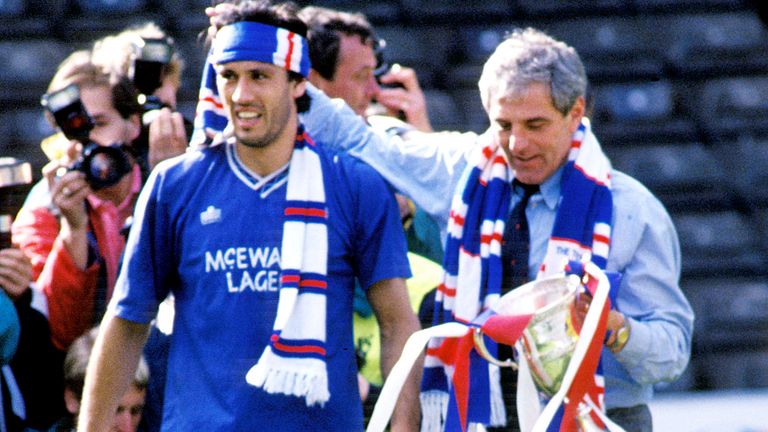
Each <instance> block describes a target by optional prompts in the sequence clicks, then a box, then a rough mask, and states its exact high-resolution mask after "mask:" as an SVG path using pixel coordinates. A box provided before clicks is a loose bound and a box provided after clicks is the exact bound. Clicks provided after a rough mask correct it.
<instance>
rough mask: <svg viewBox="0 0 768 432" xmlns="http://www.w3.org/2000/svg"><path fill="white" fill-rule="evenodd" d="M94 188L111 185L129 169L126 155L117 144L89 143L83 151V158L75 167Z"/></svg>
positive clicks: (129, 163) (129, 165)
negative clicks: (100, 144) (101, 144)
mask: <svg viewBox="0 0 768 432" xmlns="http://www.w3.org/2000/svg"><path fill="white" fill-rule="evenodd" d="M76 169H78V170H80V171H82V172H83V173H84V174H85V179H86V181H88V184H90V185H91V188H93V189H94V190H98V189H102V188H105V187H109V186H112V185H114V184H116V183H117V182H118V181H120V179H121V178H123V176H125V175H126V174H128V173H129V172H130V171H131V162H130V160H129V159H128V155H127V154H126V153H125V152H124V151H123V150H122V149H121V148H120V146H119V145H111V146H99V145H98V144H95V143H91V144H89V145H88V146H86V148H85V150H84V151H83V160H82V162H81V163H80V164H79V166H77V167H76Z"/></svg>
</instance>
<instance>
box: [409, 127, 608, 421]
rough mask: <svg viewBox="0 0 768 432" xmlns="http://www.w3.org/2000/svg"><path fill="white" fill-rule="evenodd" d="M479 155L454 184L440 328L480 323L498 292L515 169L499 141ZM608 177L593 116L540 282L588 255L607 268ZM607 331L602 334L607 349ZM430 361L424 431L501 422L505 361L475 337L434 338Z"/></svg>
mask: <svg viewBox="0 0 768 432" xmlns="http://www.w3.org/2000/svg"><path fill="white" fill-rule="evenodd" d="M473 158H474V159H472V161H471V162H470V166H472V168H471V171H470V172H469V174H468V175H467V176H466V178H465V181H464V183H463V186H462V187H459V188H458V189H457V194H456V195H455V196H454V198H453V203H452V206H451V214H450V219H449V224H448V238H447V240H446V251H445V258H444V263H443V267H444V276H443V281H442V283H441V285H440V286H439V287H438V291H437V295H436V299H435V322H434V324H436V325H437V324H442V323H447V322H452V321H456V322H460V323H463V324H468V325H475V326H479V325H481V324H483V322H474V323H473V321H475V320H476V318H478V316H479V315H480V314H481V313H482V312H483V311H486V310H488V309H489V308H490V307H491V306H492V305H493V304H494V303H495V302H496V301H497V300H498V299H499V298H500V294H501V280H502V278H501V272H502V263H501V241H502V236H503V233H504V226H505V222H506V219H507V216H508V214H509V208H510V202H511V184H512V180H513V179H514V172H513V170H512V169H511V167H510V166H509V164H508V163H507V161H506V159H505V158H504V156H503V153H502V151H501V149H500V148H499V147H498V144H497V143H490V144H486V145H484V146H479V147H478V149H477V151H476V152H475V153H474V155H473ZM610 173H611V165H610V162H609V161H608V159H607V158H606V157H605V155H604V154H603V152H602V150H601V149H600V145H599V143H598V142H597V139H596V138H595V136H594V135H593V134H592V132H591V129H590V125H589V121H588V120H587V119H584V120H583V121H582V124H581V125H580V126H579V128H578V130H577V131H576V133H575V134H574V136H573V139H572V144H571V149H570V152H569V155H568V161H567V163H566V165H565V166H564V168H563V173H562V179H561V199H560V202H559V208H558V210H557V215H556V217H555V223H554V226H553V229H552V234H551V236H550V239H549V242H548V245H547V251H546V255H545V258H544V261H543V262H542V264H541V267H540V269H539V274H538V276H537V277H538V278H541V277H546V276H549V275H554V274H559V273H562V272H563V271H564V270H565V266H566V265H567V263H568V262H569V261H579V262H583V261H584V260H587V261H591V262H592V263H594V264H595V265H596V266H597V267H599V268H600V269H605V265H606V262H607V258H608V250H609V245H610V234H611V225H610V224H611V215H612V205H613V201H612V196H611V191H610ZM607 310H608V309H605V310H604V311H601V315H602V314H603V313H604V314H607ZM486 318H487V317H484V318H483V320H484V319H486ZM603 321H604V320H603ZM523 327H524V326H523ZM520 330H522V328H521V329H520ZM600 330H601V329H600V328H598V329H597V333H596V334H595V337H597V338H599V342H600V347H601V345H602V338H603V336H601V335H600V334H599V332H600ZM602 333H603V335H604V333H605V326H604V322H603V325H602ZM600 347H598V349H597V351H598V353H597V356H598V358H599V351H600V349H599V348H600ZM489 350H490V352H491V353H492V354H494V355H495V354H496V345H495V344H494V343H490V344H489ZM594 351H595V350H594V349H593V350H592V351H591V352H592V353H593V354H594ZM460 353H461V355H459V354H460ZM590 364H591V363H590ZM424 366H425V367H424V373H423V381H422V394H421V402H422V411H423V414H424V415H423V420H422V430H423V431H442V430H449V431H453V430H462V429H465V428H466V427H467V424H468V423H478V424H484V425H494V426H502V425H504V422H505V417H506V416H505V412H504V404H503V400H502V396H501V389H500V385H499V371H498V367H496V366H494V365H490V364H488V363H487V362H486V361H485V360H483V359H482V358H481V357H480V356H479V355H478V354H477V352H475V351H474V350H472V349H471V339H470V338H469V336H467V337H465V338H459V339H458V340H457V339H449V338H445V339H443V338H436V339H432V340H431V341H430V342H429V345H428V348H427V355H426V357H425V365H424ZM594 366H595V368H596V367H597V365H596V364H595V365H594ZM593 371H594V369H593ZM520 375H523V374H520ZM582 375H583V373H582ZM587 375H589V380H591V384H590V385H589V387H590V391H591V392H592V393H595V392H598V393H602V380H601V379H598V378H594V373H587ZM529 379H530V378H529ZM457 383H458V385H457ZM457 391H458V395H457ZM469 394H471V399H470V398H469V397H468V395H469ZM457 396H458V399H457ZM521 397H522V398H523V399H528V400H529V401H530V400H531V399H533V400H535V405H537V406H539V407H540V405H539V401H538V398H537V397H535V396H533V397H532V396H531V395H518V403H520V402H521V401H520V399H521ZM469 400H471V403H468V401H469ZM594 400H595V401H596V403H597V404H598V405H599V404H601V403H602V397H601V396H595V397H594ZM523 402H525V401H523ZM524 411H528V410H526V409H524ZM443 428H444V429H443ZM559 429H560V428H559V427H557V428H556V429H555V430H559ZM562 430H566V429H562Z"/></svg>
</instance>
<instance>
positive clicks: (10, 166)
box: [0, 157, 32, 249]
mask: <svg viewBox="0 0 768 432" xmlns="http://www.w3.org/2000/svg"><path fill="white" fill-rule="evenodd" d="M31 183H32V165H30V164H29V162H25V161H22V160H19V159H16V158H12V157H0V249H8V248H10V247H11V224H12V223H13V217H14V216H15V215H16V213H18V212H19V209H20V208H21V203H22V202H23V201H24V197H25V196H26V193H27V192H28V190H29V185H30V184H31Z"/></svg>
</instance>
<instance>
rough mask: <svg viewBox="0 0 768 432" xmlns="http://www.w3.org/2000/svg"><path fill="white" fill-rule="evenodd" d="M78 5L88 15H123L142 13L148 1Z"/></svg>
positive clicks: (87, 0)
mask: <svg viewBox="0 0 768 432" xmlns="http://www.w3.org/2000/svg"><path fill="white" fill-rule="evenodd" d="M76 3H77V5H78V6H79V7H80V9H82V11H83V12H85V13H87V14H122V13H136V12H141V11H142V9H143V8H144V6H145V4H146V0H76ZM200 12H201V13H202V10H201V11H200Z"/></svg>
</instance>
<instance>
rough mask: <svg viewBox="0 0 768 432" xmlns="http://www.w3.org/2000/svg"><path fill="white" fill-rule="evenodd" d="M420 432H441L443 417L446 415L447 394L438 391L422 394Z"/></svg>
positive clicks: (443, 423)
mask: <svg viewBox="0 0 768 432" xmlns="http://www.w3.org/2000/svg"><path fill="white" fill-rule="evenodd" d="M419 399H420V400H421V414H422V417H421V432H443V429H444V428H445V416H446V415H447V414H448V393H445V392H440V391H428V392H422V393H421V394H420V395H419Z"/></svg>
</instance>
